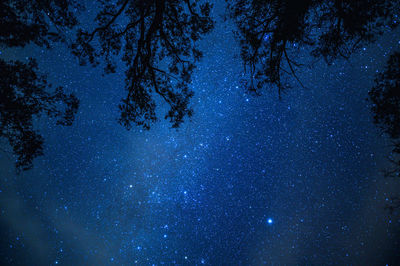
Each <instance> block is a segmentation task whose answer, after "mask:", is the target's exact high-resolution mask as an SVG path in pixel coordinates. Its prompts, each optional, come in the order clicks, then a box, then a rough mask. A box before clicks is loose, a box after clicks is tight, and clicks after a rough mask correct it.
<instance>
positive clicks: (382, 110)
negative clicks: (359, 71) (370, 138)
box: [369, 51, 400, 210]
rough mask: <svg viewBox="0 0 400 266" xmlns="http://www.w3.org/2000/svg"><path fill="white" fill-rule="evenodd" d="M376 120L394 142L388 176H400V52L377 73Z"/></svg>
mask: <svg viewBox="0 0 400 266" xmlns="http://www.w3.org/2000/svg"><path fill="white" fill-rule="evenodd" d="M369 100H370V101H371V102H372V104H373V105H372V112H373V115H374V122H375V124H377V126H379V127H380V128H381V130H382V131H383V132H384V133H385V134H387V135H388V136H389V137H390V138H391V139H392V142H393V149H392V158H390V161H391V162H392V166H393V167H392V169H389V170H387V171H386V172H385V176H387V177H389V176H390V177H399V176H400V52H399V51H396V52H394V53H393V54H392V55H391V56H390V57H389V59H388V61H387V63H386V67H385V69H384V71H383V72H382V73H379V74H377V75H376V78H375V85H374V87H373V88H372V89H371V90H370V92H369ZM393 206H395V207H396V208H399V207H400V198H397V199H393V205H390V206H389V208H392V210H393Z"/></svg>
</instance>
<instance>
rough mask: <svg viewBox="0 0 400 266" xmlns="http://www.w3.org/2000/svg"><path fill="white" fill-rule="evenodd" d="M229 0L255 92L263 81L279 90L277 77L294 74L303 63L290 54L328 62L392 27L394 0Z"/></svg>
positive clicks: (244, 60) (395, 2)
mask: <svg viewBox="0 0 400 266" xmlns="http://www.w3.org/2000/svg"><path fill="white" fill-rule="evenodd" d="M227 2H228V6H229V11H230V17H231V18H233V20H234V21H235V23H236V24H237V26H238V32H237V36H238V38H239V40H240V44H241V57H242V59H243V62H244V65H245V66H246V68H248V69H249V72H250V82H249V84H248V88H249V90H251V91H255V92H259V91H260V89H262V88H263V87H265V85H267V84H273V85H276V86H277V88H278V91H279V95H280V92H281V91H282V90H283V89H285V88H287V87H288V85H287V84H285V83H284V82H283V81H282V77H283V76H285V75H289V76H292V77H294V78H295V79H297V81H298V82H299V83H300V85H301V86H303V85H302V83H301V81H300V80H299V79H298V77H297V76H296V68H298V67H300V66H301V65H302V64H303V63H304V62H298V61H296V60H295V59H293V54H294V52H296V51H299V50H302V49H308V50H307V51H310V52H311V55H312V56H313V57H314V58H315V59H319V58H324V59H325V60H326V62H328V63H332V62H333V61H334V60H335V59H337V58H340V57H341V58H348V57H349V56H350V55H351V54H352V53H353V52H354V51H355V50H356V49H357V48H359V47H361V46H362V45H365V44H367V43H370V42H373V41H374V40H375V39H376V37H377V36H379V35H381V34H382V33H383V32H384V31H385V30H386V29H387V28H394V27H395V26H396V25H397V24H396V22H394V21H393V15H394V14H395V10H398V7H399V3H398V1H395V0H335V1H330V0H319V1H316V0H303V1H297V0H283V1H282V0H267V1H260V0H252V1H247V0H236V1H233V3H230V1H227Z"/></svg>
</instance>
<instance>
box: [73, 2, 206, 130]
mask: <svg viewBox="0 0 400 266" xmlns="http://www.w3.org/2000/svg"><path fill="white" fill-rule="evenodd" d="M197 2H198V1H197V0H194V1H190V0H185V1H179V0H148V1H142V0H121V1H117V4H114V3H106V2H102V6H101V8H100V9H101V10H100V12H99V13H98V14H97V16H96V22H97V27H96V28H95V29H94V30H92V31H85V30H80V31H79V33H78V36H77V41H76V42H75V43H74V45H73V46H72V48H73V53H74V54H75V55H76V56H78V58H79V59H80V62H81V64H85V63H86V62H87V61H88V62H89V63H91V64H92V65H97V64H98V63H99V59H100V58H104V60H105V62H106V63H105V72H106V73H113V72H115V70H116V61H117V60H121V59H122V61H124V63H125V64H126V66H127V70H126V72H125V73H126V78H125V80H126V90H127V92H128V93H127V96H126V97H125V98H124V99H123V100H122V103H121V104H120V110H121V117H120V120H119V122H120V123H121V124H122V125H124V126H125V127H127V128H128V129H129V128H130V127H131V124H132V123H133V124H137V125H141V126H143V127H144V128H145V129H149V128H150V125H151V123H152V122H154V121H155V120H157V116H156V110H155V109H156V100H155V99H154V95H155V94H156V95H159V96H161V100H162V101H164V102H166V103H167V104H168V105H169V110H168V112H167V114H166V115H165V118H166V119H169V120H170V122H171V123H172V126H173V127H178V126H179V125H180V124H181V123H182V122H183V121H184V118H185V117H186V116H188V117H190V116H191V115H192V109H191V108H190V106H189V101H190V98H191V97H192V95H193V92H192V91H191V90H190V89H189V87H188V84H189V83H190V81H191V74H192V72H193V69H194V67H195V63H196V62H197V61H198V60H199V59H200V58H201V56H202V53H201V52H200V51H199V50H198V48H197V47H196V41H197V40H199V39H200V38H201V37H202V36H203V35H205V34H206V33H208V32H209V31H210V30H211V29H212V28H213V21H212V19H211V18H210V8H211V5H210V4H209V3H207V2H206V3H204V4H201V5H199V4H198V3H197ZM97 44H99V46H100V47H96V45H97ZM121 54H122V55H121Z"/></svg>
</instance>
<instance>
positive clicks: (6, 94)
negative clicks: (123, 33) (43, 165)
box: [0, 0, 80, 170]
mask: <svg viewBox="0 0 400 266" xmlns="http://www.w3.org/2000/svg"><path fill="white" fill-rule="evenodd" d="M78 8H80V6H79V5H78V4H77V3H76V2H75V1H69V0H47V1H40V0H37V1H31V0H18V1H1V2H0V46H1V47H2V48H14V47H25V46H26V45H28V44H36V45H38V46H42V47H46V48H50V46H51V43H52V42H54V41H65V31H66V30H68V29H72V28H73V27H74V26H75V25H76V24H77V20H76V17H75V15H74V12H75V11H76V10H77V9H78ZM50 87H51V85H50V84H49V83H48V82H47V80H46V76H45V75H43V74H40V72H39V70H38V66H37V63H36V61H35V60H34V59H32V58H30V59H29V60H28V62H22V61H20V60H6V59H4V58H2V59H1V58H0V99H1V101H0V137H2V138H5V139H6V140H8V143H9V144H10V146H11V147H12V150H13V152H14V154H15V155H16V156H17V160H16V163H15V165H16V167H17V169H19V170H27V169H29V168H31V167H32V161H33V159H34V158H36V157H37V156H39V155H42V153H43V137H42V136H41V135H40V134H39V133H38V132H37V131H36V130H35V129H34V119H35V117H38V116H40V115H42V114H46V115H48V116H49V117H55V118H57V124H60V125H70V124H71V123H72V121H73V118H74V115H75V113H76V111H77V109H78V100H77V98H76V97H75V96H74V95H72V94H70V95H67V94H65V93H64V92H63V90H62V88H61V87H58V88H56V89H55V91H54V92H52V93H50V92H48V90H49V89H50Z"/></svg>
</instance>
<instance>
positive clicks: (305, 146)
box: [0, 1, 400, 265]
mask: <svg viewBox="0 0 400 266" xmlns="http://www.w3.org/2000/svg"><path fill="white" fill-rule="evenodd" d="M89 10H90V8H89ZM86 12H89V11H86ZM224 13H225V10H224V4H223V2H222V1H218V2H217V3H216V5H215V7H214V10H213V13H212V16H213V17H214V19H216V21H217V23H216V27H215V29H214V30H213V32H212V33H211V34H210V35H208V36H206V38H205V39H204V40H203V41H202V42H201V45H200V47H201V49H202V50H203V52H204V58H203V59H202V61H201V62H200V63H199V64H198V67H197V70H196V71H195V72H194V75H193V82H192V85H191V87H192V89H193V90H194V92H195V96H194V97H193V99H192V107H193V109H194V111H195V113H194V116H193V118H192V120H191V121H186V122H185V123H184V124H182V125H181V127H180V128H178V129H173V128H171V124H170V123H169V122H168V121H165V120H163V119H162V118H163V115H162V114H163V113H164V110H165V108H167V106H166V104H165V103H162V102H161V101H159V103H160V108H159V113H160V115H159V117H160V120H159V121H158V122H157V123H155V124H154V125H153V126H152V128H151V130H149V131H146V130H141V128H140V127H133V128H132V129H131V130H130V131H127V130H126V129H125V128H124V127H122V126H120V125H119V124H118V123H117V119H118V117H119V110H118V104H119V102H120V100H121V98H122V97H124V95H125V93H126V92H125V91H124V66H123V64H122V63H121V66H120V68H119V71H118V72H117V74H112V75H103V70H102V69H101V67H98V68H92V67H89V66H87V67H82V66H79V64H78V62H77V59H76V58H74V57H73V56H72V55H71V54H70V52H69V51H68V49H67V48H66V47H65V46H64V45H62V44H58V45H56V46H55V47H54V48H53V49H52V50H46V49H44V50H43V49H42V48H40V47H36V46H28V47H25V48H24V49H13V50H7V51H1V52H2V54H1V56H2V57H4V58H8V59H11V58H12V59H21V60H26V59H25V58H26V57H32V56H33V57H35V58H37V59H38V62H39V66H40V69H41V70H42V71H43V72H46V73H47V74H48V78H49V80H50V81H51V82H52V83H53V84H54V85H62V86H64V87H65V89H66V90H67V91H69V92H74V93H75V94H76V95H77V96H78V98H79V99H80V102H81V104H80V109H79V111H78V114H77V116H76V119H75V121H74V123H73V125H72V126H70V127H62V126H56V124H55V120H52V119H51V118H48V117H46V116H43V117H41V118H40V119H38V120H37V121H36V123H37V128H38V129H39V130H40V132H41V134H42V135H43V137H44V138H45V150H44V154H45V155H44V156H41V157H38V158H37V159H35V161H34V168H33V169H32V170H29V171H25V172H22V173H20V174H17V173H16V170H15V167H14V159H13V157H12V156H11V155H10V154H7V153H4V152H1V153H0V155H1V157H0V163H1V167H0V177H1V178H0V243H1V246H0V256H1V264H2V265H3V264H17V265H18V264H26V265H39V264H44V265H49V264H52V265H55V264H60V265H73V264H75V265H76V264H85V265H100V264H109V265H113V264H115V265H121V264H123V265H131V264H134V263H138V264H139V265H152V264H155V265H162V264H166V265H170V264H180V265H201V264H206V265H239V264H244V265H260V264H268V265H269V264H277V263H278V264H306V265H321V264H347V265H348V264H356V265H357V264H360V265H367V264H368V265H385V264H389V265H396V262H397V263H399V262H400V216H399V214H398V213H393V214H390V213H389V211H388V210H385V203H386V202H387V201H388V199H389V198H390V197H391V196H395V195H398V193H399V191H400V182H399V180H393V179H390V178H387V179H385V178H384V177H383V175H382V171H383V170H384V169H385V168H387V167H388V166H390V164H389V162H388V160H387V156H388V155H389V154H390V151H391V146H390V140H389V139H387V138H386V137H385V136H384V135H382V134H381V132H380V131H379V130H378V129H377V128H376V126H375V125H374V124H373V121H372V114H371V112H370V107H371V104H370V103H369V102H368V101H367V100H366V98H367V96H368V90H369V89H370V88H371V86H372V85H373V81H374V75H375V73H376V72H378V71H380V70H382V69H383V67H384V65H385V62H386V60H387V57H388V56H389V54H390V52H391V51H393V50H394V49H399V48H400V34H399V31H396V32H392V33H388V34H386V35H384V36H383V37H381V38H379V39H378V41H377V42H376V43H374V44H371V45H369V46H366V47H365V48H362V49H361V50H360V51H359V52H358V53H356V54H353V55H352V57H351V58H350V59H349V60H347V61H344V60H338V61H335V63H334V64H333V65H331V66H328V65H327V64H326V63H325V62H317V63H315V64H314V65H313V66H312V67H311V68H308V67H304V68H302V69H300V70H298V73H297V74H298V76H299V77H300V79H301V80H302V82H303V84H304V85H305V87H306V88H302V87H301V86H299V84H298V83H296V81H295V80H289V81H290V82H291V84H292V88H291V89H288V90H286V91H285V92H284V93H283V95H282V99H281V100H280V99H279V97H278V92H277V89H276V88H274V87H271V88H265V89H264V90H263V91H262V95H261V96H255V95H252V94H249V93H247V92H246V90H245V88H244V86H243V83H242V82H241V80H242V79H243V78H245V77H246V75H245V74H243V70H244V69H243V64H242V62H241V59H240V57H239V52H240V51H239V45H238V42H237V41H236V40H235V38H234V36H233V33H232V30H233V29H234V26H233V24H232V22H231V21H229V20H228V21H225V22H224V20H223V18H222V16H223V14H224ZM84 15H85V16H87V17H91V16H93V15H95V11H92V13H91V12H89V14H84ZM297 58H298V59H299V60H302V61H306V62H307V61H310V60H311V59H310V58H309V53H308V51H307V50H299V51H298V53H297ZM1 145H2V147H7V145H6V142H5V141H4V140H2V142H1Z"/></svg>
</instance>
